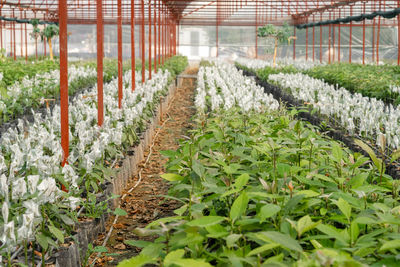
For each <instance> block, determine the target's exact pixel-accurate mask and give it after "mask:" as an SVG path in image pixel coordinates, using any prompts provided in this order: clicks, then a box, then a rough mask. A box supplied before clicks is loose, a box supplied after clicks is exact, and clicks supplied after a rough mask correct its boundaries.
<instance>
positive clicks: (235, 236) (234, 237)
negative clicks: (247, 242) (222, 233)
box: [226, 234, 242, 248]
mask: <svg viewBox="0 0 400 267" xmlns="http://www.w3.org/2000/svg"><path fill="white" fill-rule="evenodd" d="M241 237H242V235H239V234H231V235H229V236H227V237H226V246H227V247H228V248H231V247H233V246H235V243H236V241H238V240H239V239H240V238H241Z"/></svg>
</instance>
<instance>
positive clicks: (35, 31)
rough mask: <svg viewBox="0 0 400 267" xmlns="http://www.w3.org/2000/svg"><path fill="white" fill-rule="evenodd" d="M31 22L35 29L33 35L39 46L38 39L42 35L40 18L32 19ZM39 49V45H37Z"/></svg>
mask: <svg viewBox="0 0 400 267" xmlns="http://www.w3.org/2000/svg"><path fill="white" fill-rule="evenodd" d="M31 24H32V26H33V31H32V32H31V33H30V35H31V37H32V38H33V39H34V40H35V46H37V39H38V38H39V36H40V29H39V27H38V25H39V20H38V19H32V20H31ZM36 49H37V47H36Z"/></svg>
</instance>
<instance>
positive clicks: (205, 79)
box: [195, 63, 279, 111]
mask: <svg viewBox="0 0 400 267" xmlns="http://www.w3.org/2000/svg"><path fill="white" fill-rule="evenodd" d="M207 95H209V96H210V101H211V110H217V109H219V108H224V109H230V108H231V107H233V106H235V105H238V106H239V107H240V108H241V109H243V110H244V111H249V110H256V111H262V110H263V109H264V108H267V109H270V110H275V109H278V108H279V103H278V101H276V100H275V99H274V98H273V97H272V95H270V94H265V93H264V89H263V88H262V87H260V86H258V85H256V83H255V81H254V80H252V79H250V78H247V77H245V76H243V73H242V71H238V70H237V69H236V68H235V67H234V66H233V65H231V64H223V63H216V66H213V67H205V68H204V67H202V68H200V70H199V73H198V87H197V95H196V99H195V104H196V107H197V108H198V110H200V111H204V110H205V109H206V106H207V100H206V99H207Z"/></svg>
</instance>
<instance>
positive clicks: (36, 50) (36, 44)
mask: <svg viewBox="0 0 400 267" xmlns="http://www.w3.org/2000/svg"><path fill="white" fill-rule="evenodd" d="M35 19H36V12H35ZM35 56H36V59H38V42H37V38H35Z"/></svg>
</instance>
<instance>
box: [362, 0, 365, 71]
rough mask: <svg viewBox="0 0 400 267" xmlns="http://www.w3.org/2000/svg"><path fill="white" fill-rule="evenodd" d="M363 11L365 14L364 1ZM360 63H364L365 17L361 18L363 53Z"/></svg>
mask: <svg viewBox="0 0 400 267" xmlns="http://www.w3.org/2000/svg"><path fill="white" fill-rule="evenodd" d="M363 12H364V14H365V2H364V6H363ZM362 64H363V65H364V64H365V19H364V20H363V54H362Z"/></svg>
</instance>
